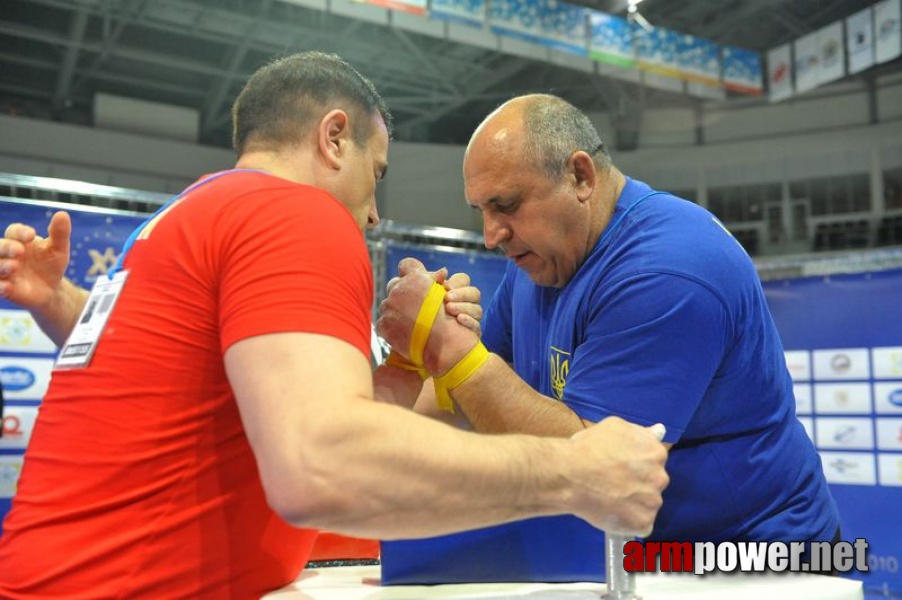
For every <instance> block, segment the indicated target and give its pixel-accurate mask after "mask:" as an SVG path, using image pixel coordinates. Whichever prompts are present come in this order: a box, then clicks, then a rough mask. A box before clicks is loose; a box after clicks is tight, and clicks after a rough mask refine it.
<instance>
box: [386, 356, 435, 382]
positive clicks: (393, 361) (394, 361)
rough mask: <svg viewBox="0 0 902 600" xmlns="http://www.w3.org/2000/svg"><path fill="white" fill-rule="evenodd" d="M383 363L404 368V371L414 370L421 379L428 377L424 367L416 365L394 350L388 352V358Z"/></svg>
mask: <svg viewBox="0 0 902 600" xmlns="http://www.w3.org/2000/svg"><path fill="white" fill-rule="evenodd" d="M385 364H386V365H388V366H390V367H397V368H399V369H404V370H405V371H416V372H417V373H418V374H419V376H420V379H422V380H423V381H425V380H426V379H428V378H429V373H427V372H426V369H424V368H423V367H418V366H417V365H415V364H413V363H412V362H410V361H409V360H407V359H406V358H404V357H403V356H401V355H400V354H398V353H397V352H395V351H394V350H392V351H391V352H390V353H389V355H388V358H386V359H385Z"/></svg>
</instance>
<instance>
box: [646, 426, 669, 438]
mask: <svg viewBox="0 0 902 600" xmlns="http://www.w3.org/2000/svg"><path fill="white" fill-rule="evenodd" d="M646 429H648V430H649V431H650V432H651V434H652V435H653V436H655V437H656V438H657V439H658V441H659V442H660V441H661V440H663V439H664V436H665V435H666V434H667V428H666V427H664V424H663V423H655V424H654V425H652V426H651V427H646Z"/></svg>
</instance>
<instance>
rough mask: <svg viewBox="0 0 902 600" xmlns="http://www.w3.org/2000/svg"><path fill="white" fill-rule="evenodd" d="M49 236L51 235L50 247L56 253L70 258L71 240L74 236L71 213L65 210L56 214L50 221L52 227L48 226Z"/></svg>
mask: <svg viewBox="0 0 902 600" xmlns="http://www.w3.org/2000/svg"><path fill="white" fill-rule="evenodd" d="M47 234H48V235H49V241H50V247H51V248H52V249H53V250H54V251H57V252H61V253H63V254H66V255H67V256H68V254H69V238H70V237H71V236H72V218H71V217H70V216H69V213H67V212H66V211H63V210H61V211H58V212H56V213H54V215H53V217H52V218H51V219H50V225H48V226H47Z"/></svg>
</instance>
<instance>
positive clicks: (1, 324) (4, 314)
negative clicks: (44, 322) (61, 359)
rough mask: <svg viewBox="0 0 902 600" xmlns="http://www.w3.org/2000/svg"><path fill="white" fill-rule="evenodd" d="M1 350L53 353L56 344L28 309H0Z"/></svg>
mask: <svg viewBox="0 0 902 600" xmlns="http://www.w3.org/2000/svg"><path fill="white" fill-rule="evenodd" d="M0 351H3V352H27V353H45V354H52V353H54V352H56V345H55V344H54V343H53V342H52V341H51V340H50V338H48V337H47V336H46V335H44V333H43V332H42V331H41V329H40V327H38V325H37V323H35V322H34V319H32V318H31V315H30V314H28V312H27V311H24V310H5V309H0Z"/></svg>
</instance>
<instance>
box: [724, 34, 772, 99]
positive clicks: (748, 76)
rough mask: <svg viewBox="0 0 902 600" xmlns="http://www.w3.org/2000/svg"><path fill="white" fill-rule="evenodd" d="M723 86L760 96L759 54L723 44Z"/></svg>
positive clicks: (732, 90) (761, 85)
mask: <svg viewBox="0 0 902 600" xmlns="http://www.w3.org/2000/svg"><path fill="white" fill-rule="evenodd" d="M720 51H721V60H722V62H723V86H724V87H725V88H726V89H728V90H730V91H731V92H740V93H742V94H752V95H755V96H760V95H761V92H762V88H763V87H764V84H763V82H762V72H761V55H759V54H758V53H757V52H752V51H751V50H745V49H744V48H736V47H735V46H723V47H722V48H721V49H720Z"/></svg>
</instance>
